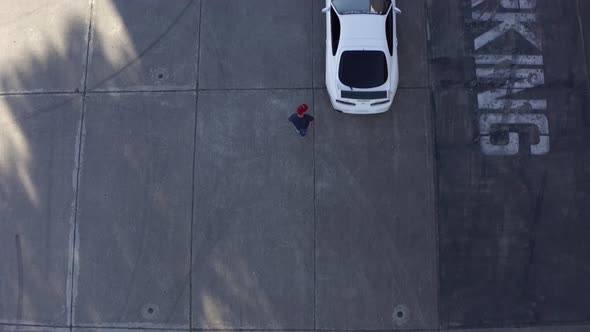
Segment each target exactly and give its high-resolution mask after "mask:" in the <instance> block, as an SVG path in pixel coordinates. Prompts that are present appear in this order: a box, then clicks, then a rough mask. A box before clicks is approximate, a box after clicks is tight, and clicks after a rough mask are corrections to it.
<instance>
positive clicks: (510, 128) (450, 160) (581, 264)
mask: <svg viewBox="0 0 590 332" xmlns="http://www.w3.org/2000/svg"><path fill="white" fill-rule="evenodd" d="M472 3H477V5H476V6H472ZM535 4H536V5H535ZM428 5H429V7H428V12H429V28H430V30H429V32H430V34H429V35H430V40H429V46H430V69H431V85H432V88H433V94H434V96H433V99H434V113H435V131H436V152H435V155H436V161H437V176H438V192H437V195H438V203H437V209H438V225H439V255H440V256H439V272H440V276H439V278H440V281H439V284H440V290H439V301H440V308H439V309H440V324H441V326H442V327H445V328H446V327H455V326H507V325H529V324H558V323H562V322H585V321H586V322H587V321H590V263H589V260H588V257H590V244H589V242H588V241H587V239H588V238H589V237H590V222H589V221H590V204H589V203H590V147H589V146H588V142H589V141H590V123H589V121H588V115H587V114H588V89H587V87H588V85H587V83H588V82H587V78H588V75H587V65H586V58H585V54H584V47H583V43H582V40H583V35H582V33H581V29H580V24H579V21H578V9H577V4H576V3H575V2H573V1H565V0H564V1H524V0H521V1H485V0H484V1H451V2H447V1H445V2H443V1H436V0H430V1H429V3H428ZM511 7H513V8H511ZM582 17H583V16H582ZM502 29H505V30H502ZM585 30H588V28H585ZM494 34H495V35H494ZM481 36H486V37H483V39H482V38H481ZM478 37H480V38H479V39H477V38H478ZM486 38H488V39H487V40H486ZM476 39H477V41H476ZM537 42H538V44H537V45H535V43H537ZM488 91H491V92H492V93H498V91H500V92H506V94H507V97H505V98H496V99H493V98H491V99H485V97H486V95H485V93H486V92H488ZM486 121H487V122H486ZM544 123H546V124H547V126H546V127H545V126H544ZM488 125H489V127H486V126H488ZM488 129H489V130H488ZM511 144H512V145H511ZM490 154H493V155H490Z"/></svg>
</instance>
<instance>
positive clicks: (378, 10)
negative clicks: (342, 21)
mask: <svg viewBox="0 0 590 332" xmlns="http://www.w3.org/2000/svg"><path fill="white" fill-rule="evenodd" d="M332 4H333V5H334V7H336V10H337V11H338V14H340V15H346V14H379V15H385V13H387V10H388V9H389V6H391V0H334V1H332Z"/></svg>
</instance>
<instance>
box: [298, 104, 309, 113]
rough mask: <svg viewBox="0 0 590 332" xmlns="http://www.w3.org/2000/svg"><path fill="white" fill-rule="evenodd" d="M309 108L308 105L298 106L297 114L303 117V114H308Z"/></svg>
mask: <svg viewBox="0 0 590 332" xmlns="http://www.w3.org/2000/svg"><path fill="white" fill-rule="evenodd" d="M308 108H309V107H307V104H301V105H299V106H297V114H299V115H301V114H303V113H305V112H307V109H308Z"/></svg>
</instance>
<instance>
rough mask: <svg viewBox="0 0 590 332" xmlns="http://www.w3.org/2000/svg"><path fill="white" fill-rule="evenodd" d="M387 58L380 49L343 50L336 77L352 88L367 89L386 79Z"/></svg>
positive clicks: (380, 83)
mask: <svg viewBox="0 0 590 332" xmlns="http://www.w3.org/2000/svg"><path fill="white" fill-rule="evenodd" d="M387 76H388V75H387V60H386V58H385V53H383V52H381V51H344V52H342V56H341V57H340V67H339V68H338V78H339V79H340V82H342V84H344V85H347V86H349V87H352V88H361V89H368V88H374V87H377V86H380V85H382V84H383V83H385V82H386V81H387Z"/></svg>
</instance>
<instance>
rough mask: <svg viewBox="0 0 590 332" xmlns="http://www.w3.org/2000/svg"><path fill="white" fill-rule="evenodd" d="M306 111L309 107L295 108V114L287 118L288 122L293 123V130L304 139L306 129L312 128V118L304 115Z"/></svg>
mask: <svg viewBox="0 0 590 332" xmlns="http://www.w3.org/2000/svg"><path fill="white" fill-rule="evenodd" d="M308 109H309V107H308V106H307V104H301V105H299V106H297V112H295V113H293V114H291V116H290V117H289V121H291V122H292V123H293V125H294V126H295V130H297V132H298V133H299V135H301V137H304V136H305V134H307V129H308V128H309V127H312V128H313V116H311V115H309V114H305V112H307V110H308Z"/></svg>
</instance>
